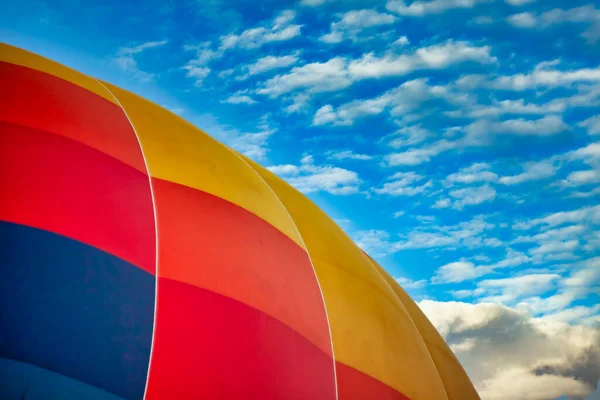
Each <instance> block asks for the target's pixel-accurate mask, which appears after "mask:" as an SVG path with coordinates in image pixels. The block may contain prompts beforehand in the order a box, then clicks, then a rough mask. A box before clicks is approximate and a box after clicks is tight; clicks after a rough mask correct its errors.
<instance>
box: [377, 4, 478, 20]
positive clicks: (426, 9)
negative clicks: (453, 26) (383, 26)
mask: <svg viewBox="0 0 600 400" xmlns="http://www.w3.org/2000/svg"><path fill="white" fill-rule="evenodd" d="M488 1H489V0H430V1H423V0H416V1H413V2H412V3H410V4H409V5H406V2H404V0H389V1H388V3H387V5H386V8H387V9H388V10H389V11H392V12H395V13H398V14H400V15H403V16H411V17H421V16H424V15H428V14H441V13H443V12H445V11H448V10H452V9H468V8H473V7H475V6H476V5H478V4H482V3H487V2H488Z"/></svg>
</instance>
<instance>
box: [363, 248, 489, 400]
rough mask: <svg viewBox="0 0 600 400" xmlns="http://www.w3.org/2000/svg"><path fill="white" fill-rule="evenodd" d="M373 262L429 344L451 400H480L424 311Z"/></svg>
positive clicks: (428, 346) (430, 351)
mask: <svg viewBox="0 0 600 400" xmlns="http://www.w3.org/2000/svg"><path fill="white" fill-rule="evenodd" d="M371 262H372V263H373V264H374V265H375V266H376V267H377V269H378V270H379V272H380V273H381V275H382V276H383V277H384V278H385V279H386V280H387V281H388V283H389V284H390V286H391V287H392V289H393V290H394V292H396V295H397V296H398V298H399V299H400V301H401V302H402V303H403V304H404V307H406V310H407V311H408V313H409V314H410V316H411V318H412V320H413V322H414V323H415V325H416V327H417V329H418V330H419V332H420V333H421V336H423V340H425V344H426V345H427V348H428V349H429V353H430V354H431V357H432V358H433V362H434V363H435V365H436V367H437V370H438V373H439V375H440V378H441V379H442V382H443V384H444V386H445V388H446V394H447V395H448V399H449V400H479V395H478V394H477V391H476V390H475V388H474V387H473V384H472V383H471V380H470V379H469V376H468V375H467V373H466V372H465V370H464V369H463V367H462V366H461V365H460V362H459V361H458V359H457V358H456V356H455V355H454V353H453V352H452V350H450V348H449V347H448V345H447V344H446V341H445V340H444V338H443V337H442V336H441V335H440V334H439V332H438V331H437V330H436V329H435V327H434V326H433V324H432V323H431V322H430V321H429V319H427V317H426V316H425V314H424V313H423V311H421V309H420V308H419V306H418V305H417V304H416V303H415V302H414V301H413V300H412V299H411V298H410V296H409V295H408V294H407V293H406V292H405V291H404V289H402V288H401V287H400V285H398V283H397V282H396V281H395V280H394V279H393V278H392V277H391V276H390V275H389V274H388V273H387V272H386V271H385V270H384V269H383V268H382V267H381V266H380V265H379V264H377V262H375V261H374V260H372V259H371Z"/></svg>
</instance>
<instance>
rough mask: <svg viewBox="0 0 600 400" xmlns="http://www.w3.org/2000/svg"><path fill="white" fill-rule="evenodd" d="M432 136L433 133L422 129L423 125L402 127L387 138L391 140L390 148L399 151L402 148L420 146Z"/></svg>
mask: <svg viewBox="0 0 600 400" xmlns="http://www.w3.org/2000/svg"><path fill="white" fill-rule="evenodd" d="M431 136H433V133H432V132H431V131H429V130H427V129H424V128H422V127H421V125H412V126H405V127H402V128H400V129H398V130H397V131H396V132H395V133H393V134H392V135H390V136H389V137H386V138H389V139H391V140H390V141H389V142H388V146H390V147H393V148H395V149H399V148H401V147H406V146H412V145H415V144H419V143H421V142H423V141H424V140H425V139H427V138H429V137H431Z"/></svg>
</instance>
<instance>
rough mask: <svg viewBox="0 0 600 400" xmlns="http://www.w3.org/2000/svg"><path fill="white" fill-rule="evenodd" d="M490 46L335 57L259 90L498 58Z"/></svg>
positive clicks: (322, 87)
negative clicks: (381, 55) (354, 57)
mask: <svg viewBox="0 0 600 400" xmlns="http://www.w3.org/2000/svg"><path fill="white" fill-rule="evenodd" d="M490 50H491V48H490V47H489V46H482V47H477V46H472V45H471V44H470V43H469V42H464V41H452V40H449V41H446V42H445V43H442V44H437V45H432V46H428V47H422V48H419V49H417V50H416V51H414V52H412V53H407V54H400V55H397V54H394V53H386V54H385V55H384V56H383V57H378V56H375V55H374V54H373V53H368V54H365V55H363V56H362V57H361V58H360V59H357V60H352V61H348V60H347V59H346V58H342V57H334V58H332V59H330V60H328V61H326V62H313V63H309V64H305V65H302V66H298V67H294V68H293V69H292V70H291V71H290V72H289V73H287V74H283V75H277V76H275V77H273V78H271V79H269V80H267V81H266V82H265V84H264V87H262V88H260V89H258V91H257V92H258V93H260V94H265V95H269V96H272V97H277V96H280V95H282V94H284V93H288V92H291V91H294V90H298V89H303V90H307V91H309V92H312V93H319V92H330V91H336V90H340V89H344V88H346V87H348V86H350V85H351V84H352V83H354V82H356V81H358V80H362V79H368V78H384V77H390V76H402V75H406V74H408V73H410V72H413V71H416V70H426V69H434V70H439V69H444V68H447V67H448V66H450V65H454V64H459V63H462V62H465V61H473V62H478V63H485V64H487V63H492V62H495V61H496V58H495V57H492V56H491V55H490ZM438 90H441V89H438Z"/></svg>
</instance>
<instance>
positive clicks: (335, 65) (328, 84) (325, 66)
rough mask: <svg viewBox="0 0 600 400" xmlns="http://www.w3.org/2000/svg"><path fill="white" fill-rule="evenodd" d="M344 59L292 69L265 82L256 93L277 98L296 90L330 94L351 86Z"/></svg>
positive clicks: (338, 58) (337, 58)
mask: <svg viewBox="0 0 600 400" xmlns="http://www.w3.org/2000/svg"><path fill="white" fill-rule="evenodd" d="M346 66H347V62H346V60H345V59H343V58H340V57H336V58H332V59H330V60H329V61H326V62H324V63H321V62H314V63H309V64H304V65H302V66H300V67H294V68H293V69H292V70H291V71H290V72H289V73H287V74H284V75H276V76H274V77H273V78H271V79H269V80H267V81H266V82H265V84H264V87H262V88H259V89H258V90H257V93H259V94H264V95H269V96H271V97H278V96H280V95H282V94H284V93H288V92H291V91H294V90H297V89H306V90H308V91H309V92H312V93H319V92H331V91H336V90H339V89H344V88H346V87H348V86H350V85H351V84H352V79H351V77H350V75H349V73H348V71H347V69H346Z"/></svg>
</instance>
